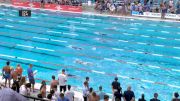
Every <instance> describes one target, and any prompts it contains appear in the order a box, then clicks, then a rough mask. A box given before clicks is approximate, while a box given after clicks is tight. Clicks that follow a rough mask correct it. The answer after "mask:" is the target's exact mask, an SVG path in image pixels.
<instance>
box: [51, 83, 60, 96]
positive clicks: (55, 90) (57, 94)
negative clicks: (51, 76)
mask: <svg viewBox="0 0 180 101" xmlns="http://www.w3.org/2000/svg"><path fill="white" fill-rule="evenodd" d="M53 89H54V96H53V98H55V99H58V97H59V95H60V93H59V92H58V90H57V85H54V87H53Z"/></svg>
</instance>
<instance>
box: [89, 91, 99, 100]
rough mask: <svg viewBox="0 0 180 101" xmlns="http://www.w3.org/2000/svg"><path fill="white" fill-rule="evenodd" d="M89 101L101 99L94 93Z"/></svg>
mask: <svg viewBox="0 0 180 101" xmlns="http://www.w3.org/2000/svg"><path fill="white" fill-rule="evenodd" d="M89 101H99V97H98V96H97V95H96V93H95V92H92V94H91V96H90V97H89Z"/></svg>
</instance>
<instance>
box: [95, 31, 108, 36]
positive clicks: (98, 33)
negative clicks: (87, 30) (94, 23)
mask: <svg viewBox="0 0 180 101" xmlns="http://www.w3.org/2000/svg"><path fill="white" fill-rule="evenodd" d="M95 34H97V35H102V36H105V35H107V34H103V33H101V32H95Z"/></svg>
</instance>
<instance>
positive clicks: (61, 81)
mask: <svg viewBox="0 0 180 101" xmlns="http://www.w3.org/2000/svg"><path fill="white" fill-rule="evenodd" d="M58 80H59V85H60V86H65V85H66V80H67V76H66V75H64V74H59V75H58Z"/></svg>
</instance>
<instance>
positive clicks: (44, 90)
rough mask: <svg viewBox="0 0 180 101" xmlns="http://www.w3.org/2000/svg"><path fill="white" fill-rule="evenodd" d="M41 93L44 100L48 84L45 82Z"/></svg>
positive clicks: (42, 83)
mask: <svg viewBox="0 0 180 101" xmlns="http://www.w3.org/2000/svg"><path fill="white" fill-rule="evenodd" d="M40 93H41V94H42V97H43V98H45V97H46V82H45V81H44V80H43V81H42V82H41V87H40Z"/></svg>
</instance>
